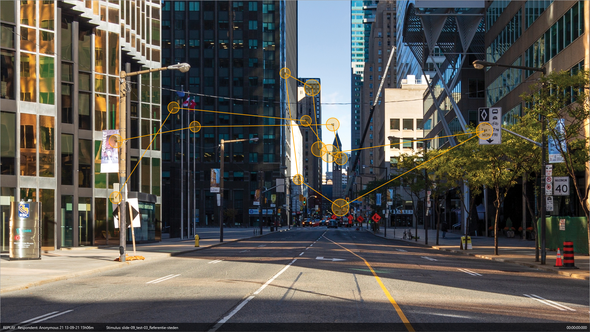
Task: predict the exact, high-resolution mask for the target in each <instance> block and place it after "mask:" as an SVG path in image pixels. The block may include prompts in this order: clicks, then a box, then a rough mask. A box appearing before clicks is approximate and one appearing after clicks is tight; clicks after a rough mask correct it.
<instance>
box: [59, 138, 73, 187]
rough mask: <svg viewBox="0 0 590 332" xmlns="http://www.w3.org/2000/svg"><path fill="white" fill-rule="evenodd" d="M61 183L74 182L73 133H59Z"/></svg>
mask: <svg viewBox="0 0 590 332" xmlns="http://www.w3.org/2000/svg"><path fill="white" fill-rule="evenodd" d="M60 168H61V184H64V185H73V184H74V135H69V134H62V135H61V165H60Z"/></svg>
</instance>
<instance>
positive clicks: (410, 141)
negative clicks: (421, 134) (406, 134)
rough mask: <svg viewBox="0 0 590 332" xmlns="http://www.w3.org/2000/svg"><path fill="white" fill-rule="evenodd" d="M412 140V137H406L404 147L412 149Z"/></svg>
mask: <svg viewBox="0 0 590 332" xmlns="http://www.w3.org/2000/svg"><path fill="white" fill-rule="evenodd" d="M412 140H413V139H411V138H404V149H411V148H412Z"/></svg>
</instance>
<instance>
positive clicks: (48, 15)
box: [39, 1, 55, 30]
mask: <svg viewBox="0 0 590 332" xmlns="http://www.w3.org/2000/svg"><path fill="white" fill-rule="evenodd" d="M53 6H54V4H53V1H39V10H40V13H39V18H40V21H41V23H40V27H41V28H42V29H47V30H53V29H54V25H55V23H54V22H55V20H54V16H53V9H54V8H53Z"/></svg>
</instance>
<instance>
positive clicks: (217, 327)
mask: <svg viewBox="0 0 590 332" xmlns="http://www.w3.org/2000/svg"><path fill="white" fill-rule="evenodd" d="M295 261H297V258H295V259H293V260H292V261H291V263H289V264H287V266H285V267H284V268H283V269H282V270H280V271H279V272H278V273H277V274H275V275H274V276H273V277H272V278H270V279H269V280H268V281H267V282H266V283H265V284H264V285H262V286H260V288H258V290H257V291H255V292H254V293H253V294H252V295H250V296H248V297H247V298H246V299H245V300H244V301H242V303H240V304H239V305H238V306H237V307H236V308H235V309H234V310H232V311H231V312H230V313H229V314H228V315H227V316H225V317H223V318H222V319H221V320H219V321H218V322H217V324H215V325H214V326H213V327H212V328H211V329H210V330H209V332H215V331H217V329H219V328H220V327H221V325H223V324H225V323H226V322H227V321H228V320H229V319H230V318H232V317H233V316H234V315H235V314H236V313H238V311H240V310H241V309H242V308H243V307H244V306H245V305H246V304H247V303H248V302H250V300H252V299H253V298H254V297H255V296H256V295H258V294H260V292H262V291H263V290H264V289H265V288H266V286H268V285H269V284H270V283H271V282H273V281H274V280H275V279H276V278H277V277H278V276H280V275H281V274H283V272H285V271H287V269H288V268H289V267H290V266H291V265H293V263H295Z"/></svg>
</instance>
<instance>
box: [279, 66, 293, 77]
mask: <svg viewBox="0 0 590 332" xmlns="http://www.w3.org/2000/svg"><path fill="white" fill-rule="evenodd" d="M279 75H280V76H281V78H282V79H285V80H286V79H287V78H289V77H291V70H290V69H289V68H287V67H285V68H281V70H280V71H279Z"/></svg>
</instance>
